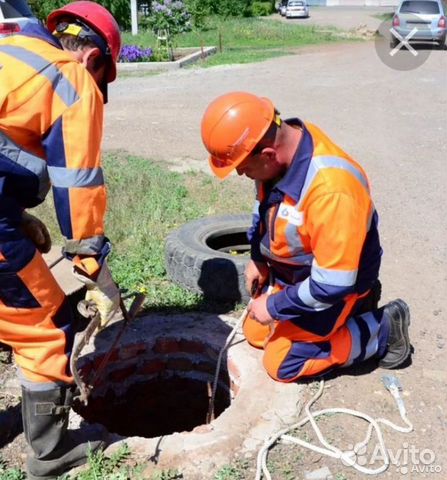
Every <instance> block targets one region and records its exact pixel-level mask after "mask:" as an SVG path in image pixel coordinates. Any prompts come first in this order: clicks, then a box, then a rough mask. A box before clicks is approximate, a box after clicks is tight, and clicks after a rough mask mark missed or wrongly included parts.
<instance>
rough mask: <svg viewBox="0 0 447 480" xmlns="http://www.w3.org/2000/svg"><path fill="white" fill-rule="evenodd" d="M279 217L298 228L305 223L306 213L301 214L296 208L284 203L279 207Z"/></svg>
mask: <svg viewBox="0 0 447 480" xmlns="http://www.w3.org/2000/svg"><path fill="white" fill-rule="evenodd" d="M277 217H278V218H282V219H284V220H286V221H287V222H288V223H291V224H292V225H296V226H297V227H301V225H303V223H304V212H299V211H298V210H297V209H296V208H294V207H292V206H291V205H286V204H284V203H281V205H280V206H279V209H278V214H277Z"/></svg>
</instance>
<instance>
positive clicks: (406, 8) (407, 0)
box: [390, 0, 447, 48]
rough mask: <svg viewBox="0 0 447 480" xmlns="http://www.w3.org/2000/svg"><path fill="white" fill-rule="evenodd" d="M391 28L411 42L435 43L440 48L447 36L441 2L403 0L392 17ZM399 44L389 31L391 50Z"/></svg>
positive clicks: (435, 0) (439, 0) (437, 0)
mask: <svg viewBox="0 0 447 480" xmlns="http://www.w3.org/2000/svg"><path fill="white" fill-rule="evenodd" d="M393 28H394V30H395V31H396V32H397V33H398V34H399V35H400V36H401V37H402V38H404V39H405V38H406V37H407V36H409V35H410V34H411V32H412V31H413V30H414V29H415V28H416V32H414V33H413V34H412V35H411V38H410V39H409V43H411V42H437V43H438V44H439V46H440V47H441V48H442V47H444V44H445V39H446V34H447V22H446V16H445V11H444V7H443V4H442V1H441V0H403V1H402V2H401V3H400V4H399V6H398V7H397V10H396V12H395V14H394V16H393ZM399 43H400V40H399V38H396V36H394V35H393V32H392V31H391V41H390V46H391V48H394V47H396V46H397V45H398V44H399Z"/></svg>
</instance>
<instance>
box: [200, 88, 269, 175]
mask: <svg viewBox="0 0 447 480" xmlns="http://www.w3.org/2000/svg"><path fill="white" fill-rule="evenodd" d="M275 115H276V111H275V107H274V106H273V103H272V102H271V101H270V100H269V99H268V98H264V97H258V96H256V95H253V94H251V93H247V92H231V93H227V94H225V95H222V96H220V97H218V98H216V99H215V100H214V101H213V102H211V103H210V104H209V105H208V108H207V109H206V111H205V113H204V114H203V118H202V141H203V144H204V145H205V147H206V149H207V150H208V152H209V153H210V156H209V162H210V167H211V170H212V171H213V172H214V174H215V175H216V176H218V177H219V178H221V179H224V178H225V177H227V176H228V175H229V174H230V173H231V172H232V171H233V170H234V169H235V168H236V167H237V166H238V165H239V164H241V163H242V162H243V161H244V160H245V159H246V158H247V157H248V156H249V155H250V153H251V152H252V151H253V149H254V148H255V147H256V145H257V144H258V143H259V141H260V140H261V139H262V138H263V136H264V135H265V133H266V132H267V130H268V129H269V127H270V125H271V123H272V121H274V120H275Z"/></svg>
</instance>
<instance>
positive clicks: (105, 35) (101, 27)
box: [47, 1, 121, 83]
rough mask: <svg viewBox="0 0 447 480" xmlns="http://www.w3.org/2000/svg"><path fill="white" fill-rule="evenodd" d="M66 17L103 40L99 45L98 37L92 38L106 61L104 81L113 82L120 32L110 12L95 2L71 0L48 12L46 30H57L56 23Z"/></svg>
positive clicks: (119, 50)
mask: <svg viewBox="0 0 447 480" xmlns="http://www.w3.org/2000/svg"><path fill="white" fill-rule="evenodd" d="M67 18H73V19H75V20H78V21H79V22H81V24H85V25H86V26H87V27H90V28H91V29H93V30H94V32H95V33H96V34H98V35H99V37H100V39H102V40H103V42H104V41H105V45H101V42H97V40H98V39H95V38H92V40H93V42H94V43H97V44H98V47H99V48H100V50H101V51H102V53H103V55H105V58H106V61H107V74H106V81H107V83H110V82H113V80H115V78H116V62H117V61H118V58H119V55H120V52H121V34H120V29H119V26H118V23H116V20H115V19H114V18H113V16H112V14H111V13H110V12H109V11H108V10H107V9H106V8H104V7H103V6H102V5H99V4H98V3H96V2H89V1H79V2H72V3H69V4H68V5H65V6H64V7H61V8H59V9H58V10H54V12H51V13H50V15H49V16H48V18H47V27H48V30H50V32H54V31H57V25H58V23H59V22H61V21H64V20H65V19H67ZM61 33H63V32H61ZM95 40H96V41H95Z"/></svg>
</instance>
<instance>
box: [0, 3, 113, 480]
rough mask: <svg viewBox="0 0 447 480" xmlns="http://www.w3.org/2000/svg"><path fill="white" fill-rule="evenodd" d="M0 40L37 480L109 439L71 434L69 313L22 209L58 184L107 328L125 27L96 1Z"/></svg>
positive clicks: (2, 184)
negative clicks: (112, 177)
mask: <svg viewBox="0 0 447 480" xmlns="http://www.w3.org/2000/svg"><path fill="white" fill-rule="evenodd" d="M47 27H48V30H47V29H45V28H44V27H43V26H40V25H34V24H33V25H28V26H26V27H25V28H24V29H23V30H22V31H21V32H20V33H19V34H14V35H11V36H8V37H5V38H3V39H1V40H0V85H1V90H0V109H1V110H0V341H2V342H4V343H5V344H8V345H10V346H11V347H12V349H13V352H14V356H15V360H16V363H17V365H18V367H19V369H20V377H21V384H22V414H23V429H24V432H25V437H26V440H27V442H28V444H29V447H30V453H29V455H28V458H27V470H28V478H29V479H40V478H56V477H57V476H58V475H60V474H61V473H63V472H65V471H66V470H68V469H69V468H71V467H73V466H76V465H80V464H82V463H85V461H86V457H87V451H88V448H89V445H90V447H91V448H92V449H93V450H95V449H97V448H99V447H102V446H103V445H104V443H103V442H102V440H101V439H96V440H94V439H90V440H91V442H90V443H87V442H84V443H83V442H82V441H80V440H79V439H78V440H77V439H76V438H75V436H74V434H72V433H69V432H67V423H68V413H69V410H70V406H71V403H72V396H73V377H72V374H71V372H70V368H69V357H70V353H71V349H72V346H73V336H74V331H73V325H72V320H73V317H72V315H73V314H72V312H71V311H70V308H69V305H68V302H67V298H66V297H65V295H64V293H63V292H62V290H61V288H60V287H59V286H58V284H57V283H56V281H55V279H54V277H53V276H52V274H51V272H50V270H49V269H48V267H47V265H46V264H45V262H44V260H43V259H42V255H41V252H43V253H45V252H48V251H49V249H50V246H51V240H50V236H49V234H48V231H47V229H46V227H45V226H44V225H43V223H42V222H40V221H39V220H38V219H37V218H35V217H33V216H32V215H30V214H29V213H27V212H26V211H25V209H27V208H30V207H34V206H36V205H38V204H39V203H41V202H42V201H43V200H44V198H45V196H46V194H47V193H48V190H49V187H50V183H51V185H52V189H53V195H54V204H55V208H56V213H57V218H58V222H59V226H60V229H61V232H62V234H63V236H64V239H65V247H64V253H65V255H66V256H67V258H70V259H71V260H72V261H73V265H74V270H75V272H76V274H77V276H78V277H79V278H80V279H81V280H83V281H84V283H85V284H86V287H87V295H86V298H87V299H88V300H91V301H93V302H95V303H96V305H97V307H98V311H99V313H100V316H101V325H102V326H104V325H105V324H106V323H107V322H108V321H109V320H110V319H111V317H112V316H113V315H114V314H115V313H116V312H117V311H118V310H119V300H120V296H119V291H118V288H117V286H116V285H115V283H114V282H113V280H112V277H111V275H110V271H109V270H108V267H107V263H106V257H107V254H108V253H109V251H110V245H109V243H108V241H107V239H106V238H105V236H104V215H105V211H106V191H105V187H104V179H103V173H102V169H101V162H100V146H101V141H102V128H103V109H104V107H103V105H104V103H106V101H107V84H108V83H110V82H112V81H113V80H115V78H116V62H117V61H118V57H119V53H120V49H121V37H120V32H119V28H118V24H117V23H116V21H115V19H114V18H113V17H112V15H111V14H110V13H109V12H108V11H107V10H106V9H105V8H103V7H102V6H100V5H98V4H97V3H94V2H88V1H79V2H73V3H70V4H68V5H66V6H64V7H62V8H60V9H58V10H56V11H54V12H52V13H51V14H50V15H49V17H48V20H47Z"/></svg>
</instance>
